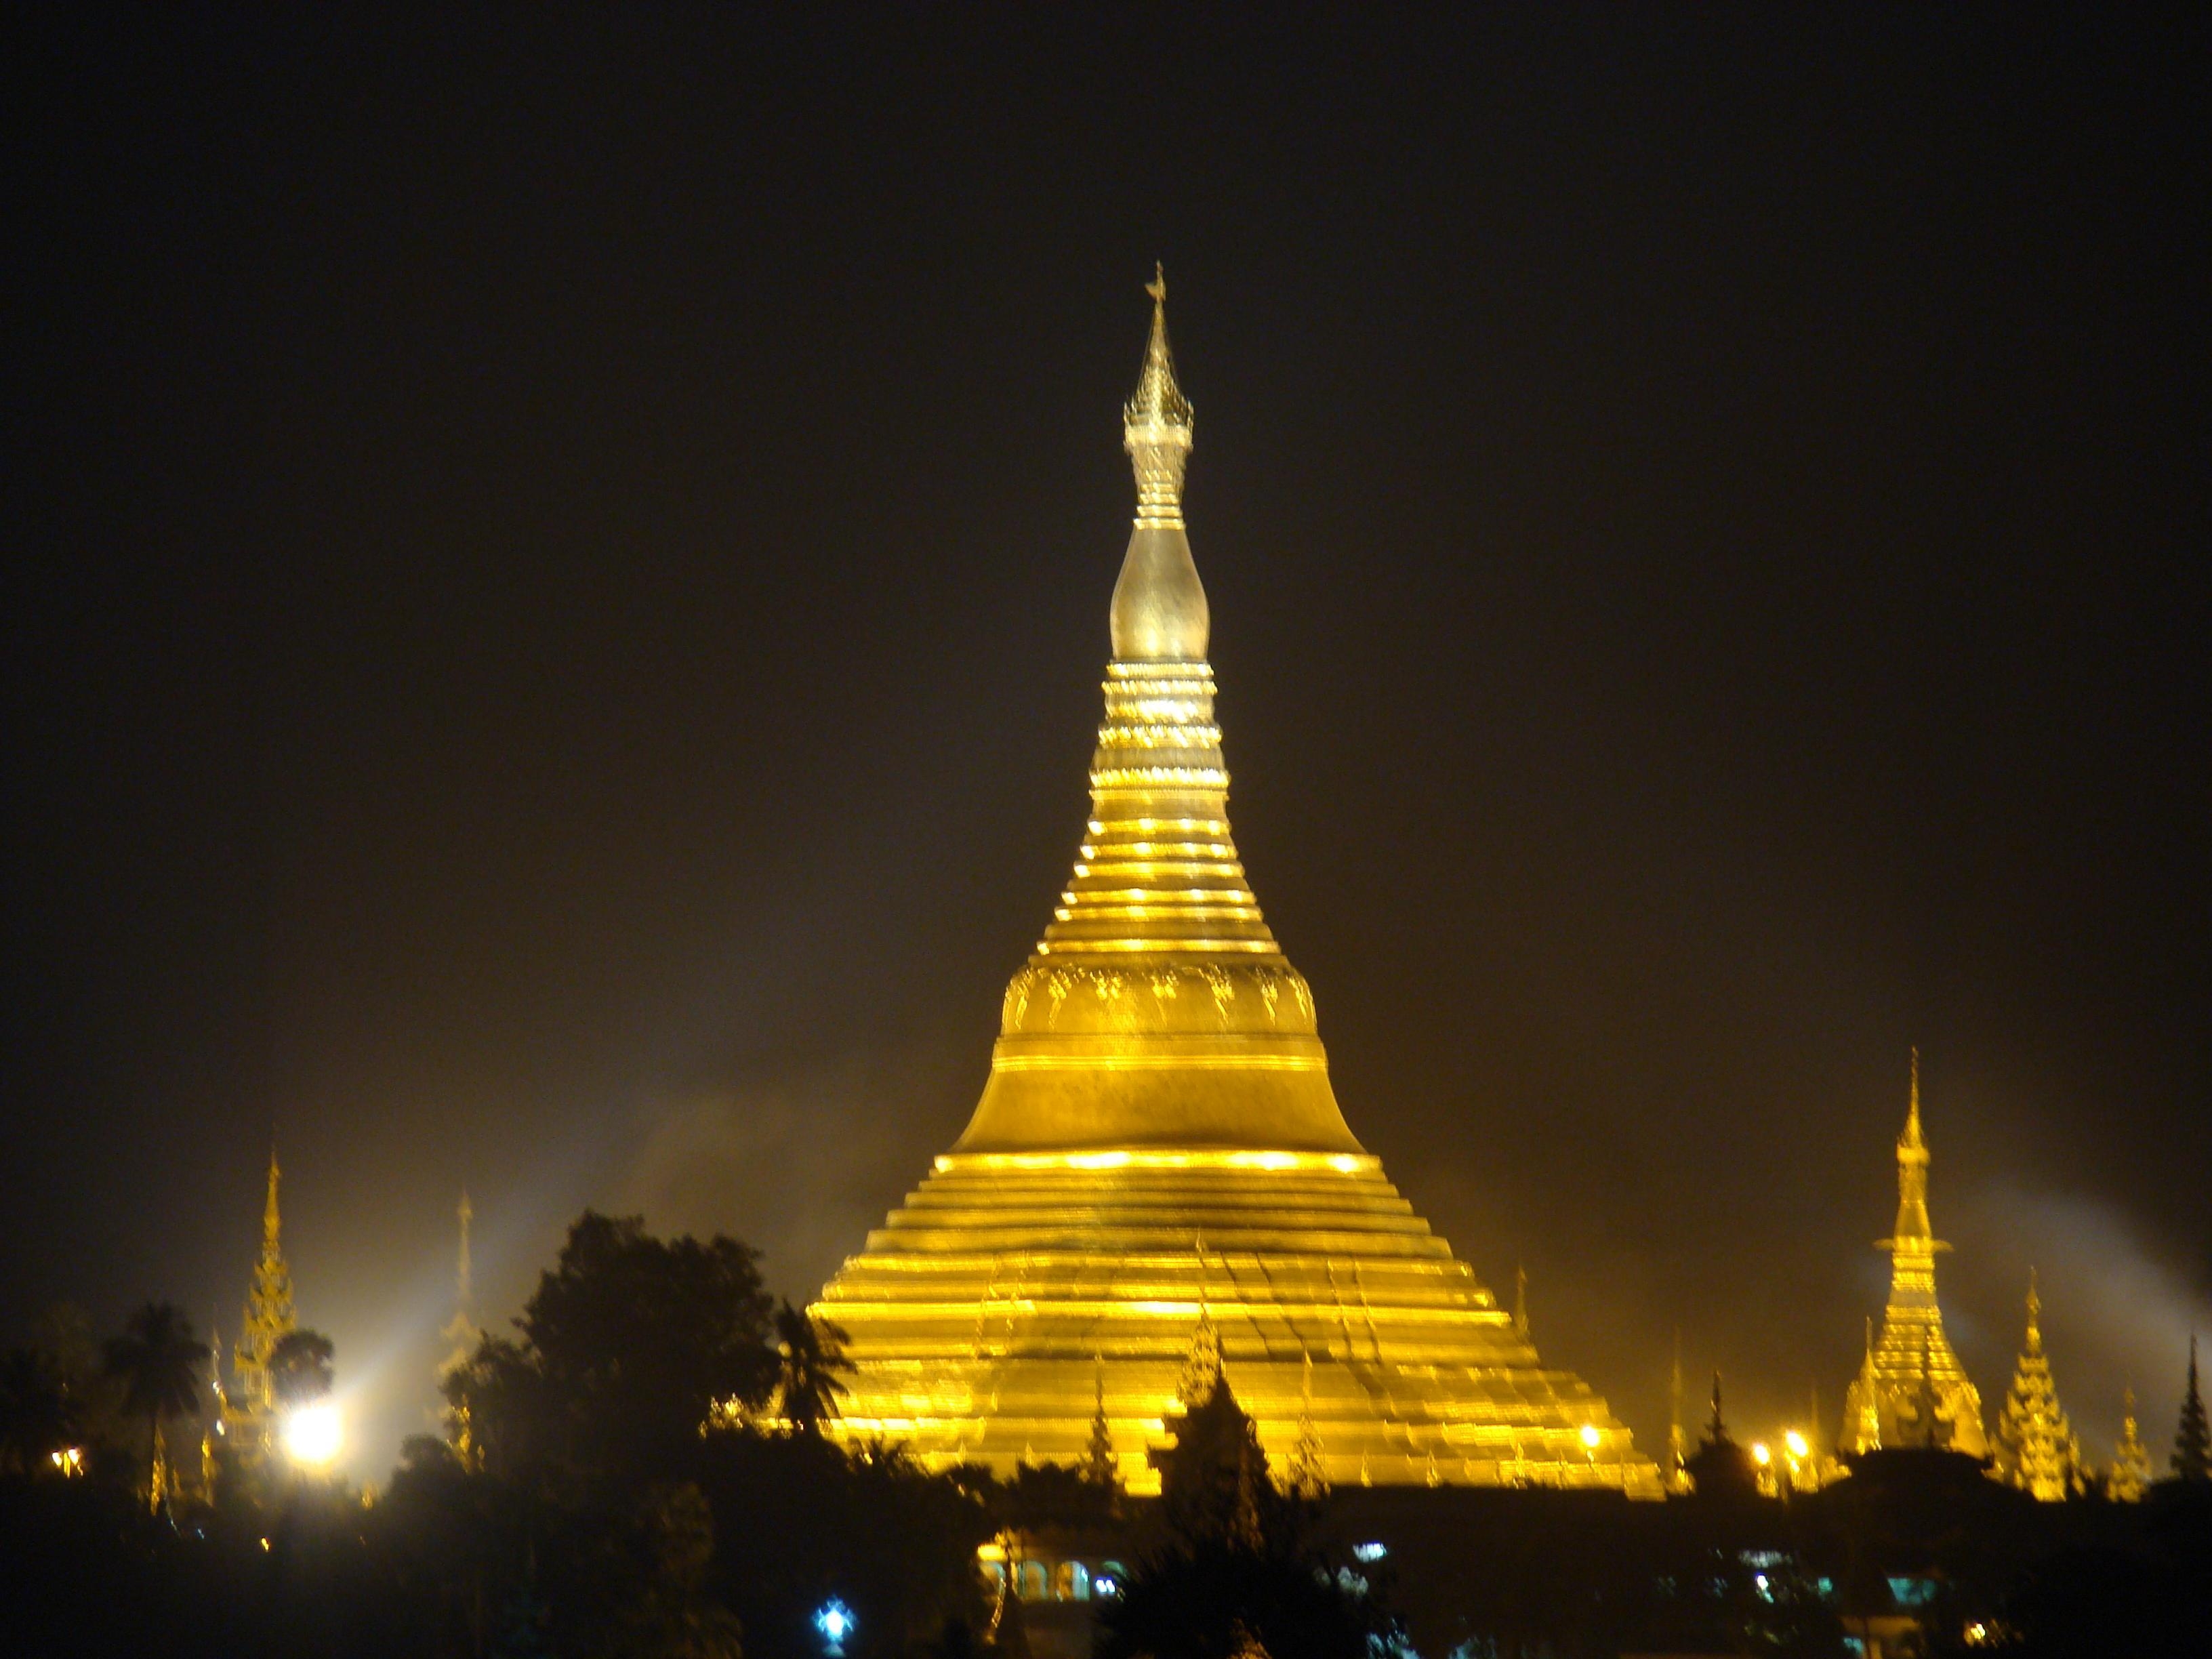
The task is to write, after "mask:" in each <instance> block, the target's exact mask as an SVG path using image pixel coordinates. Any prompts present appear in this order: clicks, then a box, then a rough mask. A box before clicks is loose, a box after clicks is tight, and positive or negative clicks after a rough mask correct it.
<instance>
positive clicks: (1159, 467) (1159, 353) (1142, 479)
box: [1121, 261, 1193, 526]
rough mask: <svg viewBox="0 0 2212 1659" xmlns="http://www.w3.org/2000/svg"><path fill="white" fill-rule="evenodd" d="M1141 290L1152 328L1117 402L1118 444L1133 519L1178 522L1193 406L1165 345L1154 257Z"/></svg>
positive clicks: (1161, 275) (1163, 304)
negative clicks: (1128, 468) (1131, 478)
mask: <svg viewBox="0 0 2212 1659" xmlns="http://www.w3.org/2000/svg"><path fill="white" fill-rule="evenodd" d="M1145 292H1146V293H1147V294H1149V295H1152V337H1151V338H1150V339H1149V340H1147V341H1146V343H1145V367H1144V369H1143V371H1142V372H1141V373H1140V374H1139V375H1138V377H1137V390H1136V392H1135V394H1134V395H1133V396H1132V397H1131V398H1130V399H1129V401H1128V402H1127V404H1123V405H1122V407H1121V444H1122V447H1123V448H1125V449H1127V451H1128V452H1129V459H1130V462H1131V464H1132V465H1133V466H1134V467H1135V468H1136V472H1137V522H1138V523H1139V524H1155V525H1178V526H1179V525H1181V524H1182V473H1183V467H1184V465H1185V464H1186V463H1187V462H1188V459H1189V457H1190V447H1191V430H1192V426H1193V411H1192V410H1191V406H1190V399H1189V398H1186V397H1184V396H1183V395H1182V387H1181V386H1177V385H1176V374H1175V358H1174V356H1173V355H1172V354H1171V353H1170V351H1169V350H1168V278H1167V271H1166V269H1165V268H1164V266H1163V265H1161V264H1158V262H1157V261H1156V262H1155V263H1154V264H1153V266H1152V281H1151V282H1149V283H1146V284H1145Z"/></svg>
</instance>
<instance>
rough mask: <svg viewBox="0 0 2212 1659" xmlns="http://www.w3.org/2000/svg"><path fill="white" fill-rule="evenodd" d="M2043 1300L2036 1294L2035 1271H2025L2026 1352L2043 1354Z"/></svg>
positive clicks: (2032, 1269)
mask: <svg viewBox="0 0 2212 1659" xmlns="http://www.w3.org/2000/svg"><path fill="white" fill-rule="evenodd" d="M2042 1317H2043V1298H2042V1297H2040V1296H2039V1295H2037V1294H2036V1290H2035V1269H2034V1268H2033V1267H2030V1268H2029V1269H2028V1270H2027V1351H2028V1352H2030V1353H2040V1352H2043V1325H2042Z"/></svg>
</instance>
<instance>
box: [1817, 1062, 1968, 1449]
mask: <svg viewBox="0 0 2212 1659" xmlns="http://www.w3.org/2000/svg"><path fill="white" fill-rule="evenodd" d="M1928 1165H1929V1151H1928V1142H1927V1139H1926V1137H1925V1136H1924V1135H1923V1133H1922V1131H1921V1127H1920V1051H1919V1050H1918V1049H1917V1048H1915V1049H1914V1050H1913V1051H1912V1085H1911V1097H1910V1101H1909V1103H1908V1104H1907V1106H1906V1108H1905V1132H1904V1133H1902V1134H1900V1135H1899V1137H1898V1139H1897V1224H1896V1225H1895V1226H1894V1227H1893V1229H1892V1230H1891V1234H1890V1237H1887V1238H1884V1239H1880V1240H1877V1241H1876V1242H1875V1249H1881V1250H1887V1251H1888V1252H1889V1255H1890V1282H1889V1305H1888V1306H1887V1308H1886V1309H1885V1310H1883V1313H1882V1320H1881V1340H1879V1341H1877V1342H1875V1343H1874V1344H1873V1346H1871V1347H1870V1349H1869V1352H1868V1356H1867V1363H1866V1364H1865V1365H1864V1366H1863V1367H1862V1368H1861V1370H1860V1373H1859V1376H1858V1377H1857V1380H1856V1381H1854V1382H1853V1383H1852V1384H1851V1386H1850V1391H1849V1392H1848V1394H1847V1395H1846V1396H1845V1401H1844V1423H1845V1428H1846V1435H1847V1437H1846V1439H1845V1440H1844V1450H1846V1451H1872V1450H1874V1449H1875V1448H1876V1447H1878V1446H1884V1445H1887V1446H1937V1447H1945V1448H1948V1449H1951V1450H1953V1451H1961V1452H1966V1453H1967V1454H1968V1455H1972V1456H1974V1457H1981V1456H1984V1455H1987V1453H1988V1451H1989V1443H1988V1440H1987V1437H1985V1435H1984V1431H1983V1429H1982V1397H1981V1395H1980V1393H1979V1392H1978V1390H1977V1389H1975V1387H1974V1385H1973V1383H1972V1381H1970V1380H1969V1379H1968V1377H1967V1376H1966V1368H1965V1367H1964V1366H1962V1365H1960V1364H1959V1357H1958V1355H1957V1354H1955V1353H1954V1352H1952V1351H1951V1344H1950V1341H1949V1339H1948V1338H1947V1337H1946V1336H1945V1335H1944V1334H1943V1313H1942V1309H1941V1308H1940V1307H1938V1306H1937V1305H1936V1255H1938V1253H1940V1252H1942V1251H1944V1250H1948V1249H1950V1248H1951V1247H1950V1246H1949V1245H1948V1244H1946V1243H1942V1241H1941V1240H1940V1239H1938V1238H1937V1237H1936V1230H1935V1228H1934V1226H1933V1225H1931V1224H1930V1223H1929V1219H1928Z"/></svg>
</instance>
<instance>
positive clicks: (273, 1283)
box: [222, 1134, 299, 1459]
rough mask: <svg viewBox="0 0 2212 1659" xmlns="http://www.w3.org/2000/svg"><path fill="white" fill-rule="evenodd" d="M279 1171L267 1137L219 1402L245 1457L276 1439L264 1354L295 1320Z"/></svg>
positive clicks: (272, 1383) (234, 1444)
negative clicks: (256, 1233)
mask: <svg viewBox="0 0 2212 1659" xmlns="http://www.w3.org/2000/svg"><path fill="white" fill-rule="evenodd" d="M282 1179H283V1170H280V1169H279V1168H278V1167H277V1164H276V1136H275V1135H273V1134H272V1135H270V1139H269V1196H268V1200H267V1201H266V1202H265V1203H264V1205H263V1206H262V1211H261V1256H260V1259H259V1260H258V1261H256V1262H255V1263H254V1267H253V1289H252V1293H251V1294H250V1295H249V1296H248V1297H247V1298H246V1323H245V1328H244V1330H243V1332H242V1333H241V1334H240V1338H239V1341H238V1344H237V1346H235V1347H234V1348H233V1349H232V1350H231V1370H233V1371H234V1373H235V1374H236V1376H237V1378H238V1387H237V1389H235V1390H234V1395H233V1396H231V1397H227V1398H226V1399H225V1400H224V1401H223V1404H222V1412H223V1414H224V1418H225V1434H224V1438H225V1439H226V1440H228V1442H229V1443H230V1446H231V1449H233V1450H234V1452H236V1453H237V1454H238V1455H241V1456H244V1457H246V1458H249V1459H251V1458H256V1457H262V1456H266V1455H268V1454H269V1453H270V1452H271V1451H273V1450H274V1449H276V1380H275V1379H274V1378H273V1377H271V1376H270V1374H269V1356H270V1354H271V1353H272V1352H275V1350H276V1345H277V1343H279V1342H280V1341H282V1340H283V1339H284V1338H285V1337H287V1336H289V1335H290V1334H292V1332H293V1330H294V1329H295V1327H296V1326H297V1325H298V1323H299V1320H298V1317H297V1316H296V1315H295V1312H294V1310H293V1306H292V1269H291V1267H289V1265H288V1264H287V1263H286V1261H285V1260H284V1239H283V1216H282V1215H281V1214H280V1213H279V1212H278V1210H277V1206H276V1190H277V1185H278V1183H279V1182H280V1181H281V1180H282Z"/></svg>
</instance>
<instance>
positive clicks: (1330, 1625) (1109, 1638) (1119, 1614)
mask: <svg viewBox="0 0 2212 1659" xmlns="http://www.w3.org/2000/svg"><path fill="white" fill-rule="evenodd" d="M1167 1429H1168V1433H1169V1435H1170V1444H1169V1445H1167V1446H1166V1447H1164V1448H1163V1449H1160V1450H1158V1451H1157V1452H1155V1453H1153V1454H1152V1462H1153V1465H1154V1467H1155V1468H1158V1470H1159V1471H1160V1508H1161V1516H1162V1519H1163V1520H1164V1522H1165V1524H1166V1527H1167V1531H1168V1536H1167V1539H1166V1541H1164V1544H1163V1545H1162V1546H1161V1547H1159V1548H1158V1549H1157V1550H1155V1551H1153V1552H1152V1553H1150V1554H1148V1555H1147V1556H1146V1559H1144V1560H1143V1561H1141V1562H1140V1563H1139V1565H1138V1566H1137V1568H1136V1570H1135V1571H1133V1572H1131V1573H1130V1574H1129V1575H1128V1576H1127V1578H1126V1580H1125V1581H1124V1583H1123V1585H1122V1592H1121V1598H1120V1599H1119V1600H1118V1601H1111V1602H1109V1603H1107V1604H1106V1605H1105V1606H1104V1607H1103V1608H1102V1609H1101V1611H1100V1613H1099V1624H1100V1626H1101V1634H1100V1636H1099V1638H1098V1643H1097V1649H1096V1652H1097V1659H1137V1656H1139V1655H1148V1656H1152V1659H1236V1656H1238V1655H1240V1654H1246V1653H1249V1650H1251V1648H1252V1647H1253V1646H1255V1644H1256V1645H1257V1646H1258V1647H1260V1648H1261V1649H1263V1650H1265V1651H1266V1652H1267V1654H1268V1655H1269V1656H1270V1659H1371V1656H1372V1655H1373V1654H1374V1653H1375V1652H1376V1651H1377V1650H1380V1649H1381V1647H1382V1646H1383V1644H1386V1643H1388V1642H1389V1640H1390V1639H1391V1638H1393V1637H1394V1636H1395V1635H1397V1634H1398V1633H1399V1632H1398V1631H1397V1627H1396V1626H1395V1622H1394V1621H1393V1620H1392V1619H1391V1618H1390V1616H1389V1613H1388V1612H1387V1611H1386V1610H1385V1609H1384V1607H1383V1606H1382V1604H1381V1602H1380V1601H1378V1600H1377V1599H1376V1596H1375V1595H1373V1593H1372V1591H1371V1589H1370V1586H1369V1583H1368V1582H1367V1580H1366V1579H1365V1578H1364V1577H1361V1576H1360V1575H1359V1574H1358V1573H1356V1572H1354V1571H1352V1570H1351V1569H1350V1568H1349V1567H1347V1566H1343V1565H1337V1564H1333V1563H1331V1562H1330V1561H1328V1559H1325V1558H1324V1557H1323V1556H1322V1554H1321V1553H1319V1552H1318V1551H1316V1550H1315V1549H1313V1548H1311V1547H1310V1546H1309V1543H1308V1541H1307V1540H1306V1538H1305V1537H1304V1528H1303V1527H1302V1525H1301V1521H1302V1518H1303V1516H1304V1506H1302V1505H1299V1504H1294V1503H1292V1502H1291V1500H1289V1499H1287V1498H1285V1497H1284V1496H1283V1495H1282V1494H1281V1493H1280V1492H1278V1491H1277V1490H1276V1488H1275V1486H1274V1484H1273V1482H1272V1481H1271V1480H1268V1478H1267V1458H1266V1456H1265V1455H1264V1454H1262V1452H1261V1449H1260V1441H1259V1435H1258V1432H1257V1431H1256V1430H1255V1427H1254V1425H1253V1423H1252V1419H1251V1418H1250V1417H1249V1416H1248V1415H1246V1413H1245V1412H1244V1409H1243V1407H1241V1406H1239V1405H1238V1404H1237V1399H1236V1396H1235V1395H1234V1394H1233V1393H1231V1389H1230V1388H1229V1384H1228V1383H1227V1381H1226V1379H1225V1378H1224V1377H1222V1376H1220V1374H1219V1373H1218V1371H1217V1372H1216V1373H1215V1375H1214V1376H1213V1377H1212V1383H1211V1386H1210V1388H1208V1389H1207V1390H1206V1392H1205V1393H1203V1394H1201V1395H1200V1396H1199V1397H1198V1398H1197V1399H1195V1400H1194V1401H1193V1402H1192V1403H1191V1405H1190V1407H1189V1408H1188V1410H1187V1411H1185V1412H1183V1413H1181V1414H1180V1415H1177V1416H1172V1417H1170V1419H1169V1420H1168V1423H1167Z"/></svg>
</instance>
